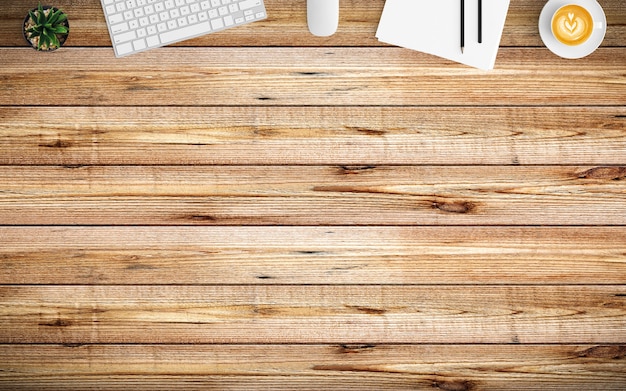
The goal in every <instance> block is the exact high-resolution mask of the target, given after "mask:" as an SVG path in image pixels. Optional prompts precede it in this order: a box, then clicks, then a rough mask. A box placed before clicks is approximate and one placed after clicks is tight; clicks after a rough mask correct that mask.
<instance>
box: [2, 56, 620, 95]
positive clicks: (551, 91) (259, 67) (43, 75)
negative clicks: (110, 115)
mask: <svg viewBox="0 0 626 391" xmlns="http://www.w3.org/2000/svg"><path fill="white" fill-rule="evenodd" d="M32 55H33V52H32V49H26V48H24V49H17V48H8V49H7V48H3V49H0V58H1V59H2V63H3V64H2V66H3V73H4V74H3V77H2V78H0V90H2V91H4V92H5V93H4V94H2V95H0V104H1V105H49V104H51V100H50V99H51V98H50V96H49V95H48V94H42V93H41V85H42V83H44V82H45V81H47V80H55V83H56V84H57V85H61V86H63V88H57V89H55V92H54V103H55V105H60V106H83V105H88V106H102V105H105V106H108V105H124V106H143V105H151V106H172V105H183V106H207V105H209V106H222V105H228V106H231V105H233V106H242V105H245V106H258V105H264V106H276V105H280V106H285V105H287V106H301V105H306V106H311V105H331V106H335V105H351V106H352V105H380V104H381V103H384V104H385V105H392V106H395V105H405V106H425V105H426V106H432V105H445V106H455V105H457V106H474V105H480V106H482V105H493V106H516V105H524V106H526V105H548V106H549V105H552V106H557V105H574V106H581V105H588V104H589V103H591V102H592V103H593V104H594V105H601V106H606V105H618V106H623V105H624V102H626V88H625V85H626V74H624V63H626V48H602V49H600V50H598V51H597V52H596V53H594V55H592V56H589V57H587V58H585V59H584V60H582V61H576V62H572V61H569V60H565V59H561V58H559V57H557V56H554V55H553V54H552V53H550V52H549V51H547V50H544V49H525V48H503V49H502V50H501V51H500V53H499V56H498V63H497V67H496V69H495V70H494V71H491V72H487V71H479V70H476V69H474V68H470V67H467V66H463V65H461V64H457V63H453V62H450V61H444V60H441V59H437V58H435V57H432V56H429V55H427V54H423V53H418V52H413V51H409V50H405V49H400V48H391V47H387V48H333V49H332V50H329V49H328V48H164V49H160V50H157V51H149V52H145V53H143V54H141V55H140V56H130V57H126V58H123V59H116V58H114V57H113V56H112V55H111V53H110V49H103V48H94V49H87V48H83V49H70V48H68V49H64V50H62V51H59V52H58V53H55V62H54V63H51V62H37V63H33V62H32ZM26 63H27V64H30V65H29V66H28V67H25V66H24V64H26ZM67 64H72V71H71V72H68V68H67ZM572 75H576V77H572ZM503 97H506V98H505V99H503Z"/></svg>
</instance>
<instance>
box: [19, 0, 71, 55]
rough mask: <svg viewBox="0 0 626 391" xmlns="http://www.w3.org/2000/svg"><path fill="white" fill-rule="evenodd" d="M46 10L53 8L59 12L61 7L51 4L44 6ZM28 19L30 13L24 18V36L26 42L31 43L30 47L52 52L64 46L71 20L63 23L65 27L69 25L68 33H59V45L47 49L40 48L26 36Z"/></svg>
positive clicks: (53, 10)
mask: <svg viewBox="0 0 626 391" xmlns="http://www.w3.org/2000/svg"><path fill="white" fill-rule="evenodd" d="M42 8H43V9H44V11H45V10H47V9H50V8H52V12H57V11H58V10H59V9H58V8H56V7H51V6H49V5H44V6H43V7H42ZM37 10H38V9H37V8H33V9H32V10H31V11H33V12H35V11H37ZM28 19H30V14H27V15H26V17H25V18H24V23H23V24H22V35H23V36H24V39H25V40H26V42H28V44H29V45H30V47H32V48H33V49H35V50H37V51H42V52H52V51H54V50H57V49H58V48H60V47H61V46H63V44H64V43H65V41H66V40H67V37H68V35H69V34H70V33H69V30H70V22H69V21H68V20H67V19H65V21H64V22H63V23H61V24H62V25H64V26H65V27H67V31H68V32H67V34H62V35H57V38H58V39H59V47H57V48H52V49H50V48H48V49H45V50H39V48H38V47H37V45H35V44H33V43H32V42H31V40H30V39H29V38H28V37H27V36H26V23H28Z"/></svg>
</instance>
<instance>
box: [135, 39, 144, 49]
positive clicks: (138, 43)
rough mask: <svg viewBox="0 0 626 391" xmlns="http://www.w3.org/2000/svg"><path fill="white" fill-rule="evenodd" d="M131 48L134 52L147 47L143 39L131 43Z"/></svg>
mask: <svg viewBox="0 0 626 391" xmlns="http://www.w3.org/2000/svg"><path fill="white" fill-rule="evenodd" d="M133 47H134V48H135V50H141V49H145V48H146V47H147V46H146V41H145V40H143V39H138V40H136V41H133Z"/></svg>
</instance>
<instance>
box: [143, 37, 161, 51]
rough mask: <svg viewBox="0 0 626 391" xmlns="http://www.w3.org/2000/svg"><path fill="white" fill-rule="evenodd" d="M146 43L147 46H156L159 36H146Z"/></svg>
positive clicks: (158, 42)
mask: <svg viewBox="0 0 626 391" xmlns="http://www.w3.org/2000/svg"><path fill="white" fill-rule="evenodd" d="M146 43H147V44H148V47H151V48H152V47H155V46H158V45H159V44H160V43H161V41H160V40H159V37H158V36H157V35H153V36H151V37H148V38H146Z"/></svg>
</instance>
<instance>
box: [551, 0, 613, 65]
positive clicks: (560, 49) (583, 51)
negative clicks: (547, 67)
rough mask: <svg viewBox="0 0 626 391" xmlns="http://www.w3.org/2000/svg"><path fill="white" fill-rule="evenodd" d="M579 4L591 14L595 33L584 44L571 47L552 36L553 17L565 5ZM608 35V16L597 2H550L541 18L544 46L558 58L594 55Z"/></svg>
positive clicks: (567, 0)
mask: <svg viewBox="0 0 626 391" xmlns="http://www.w3.org/2000/svg"><path fill="white" fill-rule="evenodd" d="M567 4H577V5H580V6H581V7H583V8H586V9H587V11H589V13H590V14H591V17H592V18H593V24H594V26H593V31H592V32H591V37H589V39H588V40H587V41H585V42H584V43H582V44H580V45H576V46H569V45H566V44H564V43H561V42H560V41H558V40H557V39H556V38H555V37H554V35H552V28H551V24H552V15H554V13H555V12H556V11H557V10H558V9H559V8H561V7H562V6H564V5H567ZM605 33H606V15H604V10H603V9H602V6H601V5H600V4H599V3H598V2H597V1H596V0H550V1H548V2H547V3H546V5H545V6H544V7H543V10H542V11H541V15H540V16H539V35H541V40H543V43H544V45H546V47H547V48H548V49H550V51H551V52H552V53H554V54H556V55H557V56H561V57H563V58H582V57H585V56H588V55H590V54H591V53H593V52H594V51H595V50H596V49H597V48H598V47H599V46H600V44H601V43H602V41H603V40H604V34H605Z"/></svg>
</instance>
